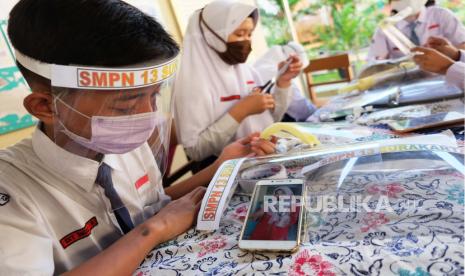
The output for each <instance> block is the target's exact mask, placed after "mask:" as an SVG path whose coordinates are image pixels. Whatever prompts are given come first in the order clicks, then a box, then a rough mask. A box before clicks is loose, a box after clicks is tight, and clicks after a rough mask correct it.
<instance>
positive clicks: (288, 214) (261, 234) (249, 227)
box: [239, 179, 305, 252]
mask: <svg viewBox="0 0 465 276" xmlns="http://www.w3.org/2000/svg"><path fill="white" fill-rule="evenodd" d="M304 194H305V193H304V182H303V180H302V179H281V180H263V181H259V182H258V183H257V185H256V186H255V189H254V192H253V195H252V200H251V202H250V205H249V210H248V212H247V217H246V218H245V222H244V226H243V227H242V233H241V236H240V238H239V248H241V249H244V250H251V251H285V252H291V251H294V250H297V248H298V246H299V243H300V233H301V225H302V217H303V213H304V208H305V205H304V203H305V201H304V198H303V196H304Z"/></svg>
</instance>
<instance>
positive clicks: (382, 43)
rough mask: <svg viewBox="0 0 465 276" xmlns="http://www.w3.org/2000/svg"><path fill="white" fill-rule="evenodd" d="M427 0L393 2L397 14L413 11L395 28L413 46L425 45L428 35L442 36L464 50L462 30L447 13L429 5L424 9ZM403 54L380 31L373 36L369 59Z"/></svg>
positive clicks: (445, 10) (464, 42)
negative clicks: (409, 8) (407, 9)
mask: <svg viewBox="0 0 465 276" xmlns="http://www.w3.org/2000/svg"><path fill="white" fill-rule="evenodd" d="M425 3H426V0H392V1H390V4H391V8H392V10H393V11H394V13H395V12H400V11H402V10H403V9H405V8H407V7H411V8H412V11H413V12H412V15H411V16H409V17H407V18H406V19H404V20H402V21H400V22H398V23H397V24H396V27H397V28H398V29H399V30H400V31H401V32H402V33H403V34H405V36H406V37H407V38H409V39H410V40H411V41H412V42H413V43H414V44H416V45H419V46H421V45H424V44H425V43H426V42H427V40H428V38H429V37H431V36H438V37H443V38H446V39H447V40H449V41H450V42H451V43H452V44H453V45H454V46H455V47H457V48H459V49H465V27H464V25H463V24H462V22H460V20H459V19H458V18H457V17H456V16H455V15H454V14H453V13H452V12H451V11H449V10H447V9H444V8H441V7H437V6H430V7H425V6H424V5H425ZM402 56H404V54H403V53H402V52H401V51H400V50H399V49H398V48H397V47H396V46H395V45H394V44H393V43H392V42H391V41H390V40H389V39H388V38H387V37H386V35H385V34H384V33H383V31H382V30H381V29H378V30H376V33H375V35H374V36H373V39H372V43H371V45H370V50H369V53H368V59H369V60H384V59H393V58H400V57H402Z"/></svg>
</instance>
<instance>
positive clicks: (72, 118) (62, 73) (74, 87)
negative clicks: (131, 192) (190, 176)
mask: <svg viewBox="0 0 465 276" xmlns="http://www.w3.org/2000/svg"><path fill="white" fill-rule="evenodd" d="M16 58H17V61H18V62H19V63H20V64H21V65H23V66H24V67H25V68H27V69H28V70H30V71H32V72H34V73H36V74H38V75H40V76H42V77H45V78H47V79H50V80H51V86H52V91H51V92H52V97H53V107H52V108H53V111H54V123H53V132H54V133H53V135H54V141H55V143H56V144H58V145H59V146H60V147H62V148H64V149H65V150H67V151H69V152H72V153H74V154H77V155H80V156H83V157H87V158H93V159H96V156H97V155H99V154H101V155H124V154H129V155H131V157H132V158H135V160H134V161H135V162H143V163H142V164H146V163H147V162H149V163H151V164H153V165H156V166H158V168H159V170H160V171H161V173H162V174H163V173H164V172H165V170H166V168H167V164H168V162H167V161H168V153H169V145H170V133H171V123H172V113H171V112H172V85H173V82H174V75H175V72H176V68H177V59H176V57H174V58H171V59H165V60H151V61H148V62H145V63H141V64H136V65H133V66H125V67H116V68H104V67H89V66H80V65H70V66H64V65H56V64H46V63H42V62H40V61H37V60H34V59H32V58H29V57H27V56H25V55H23V54H21V53H20V52H18V51H17V52H16ZM52 154H53V153H52Z"/></svg>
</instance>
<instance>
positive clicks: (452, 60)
mask: <svg viewBox="0 0 465 276" xmlns="http://www.w3.org/2000/svg"><path fill="white" fill-rule="evenodd" d="M426 46H428V48H426V47H416V48H413V49H412V52H421V53H423V54H422V55H415V56H414V61H415V62H416V63H417V64H418V66H420V68H421V69H422V70H425V71H429V72H432V73H437V74H441V75H445V76H446V81H447V83H449V84H451V85H455V86H457V87H459V88H460V89H462V90H465V50H460V49H457V48H455V47H454V46H453V45H452V44H451V43H450V42H449V41H447V40H446V39H443V38H440V37H430V38H429V39H428V41H427V44H426Z"/></svg>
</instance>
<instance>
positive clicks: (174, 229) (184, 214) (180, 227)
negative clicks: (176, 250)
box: [150, 187, 206, 242]
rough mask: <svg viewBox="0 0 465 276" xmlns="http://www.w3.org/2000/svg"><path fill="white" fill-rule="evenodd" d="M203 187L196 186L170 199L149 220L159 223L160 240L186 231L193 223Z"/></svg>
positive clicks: (201, 197)
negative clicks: (174, 198)
mask: <svg viewBox="0 0 465 276" xmlns="http://www.w3.org/2000/svg"><path fill="white" fill-rule="evenodd" d="M205 191H206V189H205V187H197V188H195V189H194V190H193V191H192V192H190V193H188V194H186V195H185V196H183V197H181V198H179V199H177V200H174V201H171V202H170V203H169V204H168V205H166V206H165V207H164V208H163V209H161V210H160V212H158V213H157V214H156V215H155V216H153V217H152V218H151V219H150V220H153V221H154V224H157V225H156V226H155V227H157V226H160V225H159V224H161V227H162V230H161V231H160V232H161V233H162V236H161V237H160V242H166V241H169V240H171V239H173V238H175V237H177V236H178V235H180V234H182V233H184V232H186V231H187V230H188V229H189V228H191V227H192V225H193V224H194V221H195V219H196V218H197V214H198V212H199V209H200V205H201V204H202V199H203V196H204V194H205Z"/></svg>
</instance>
